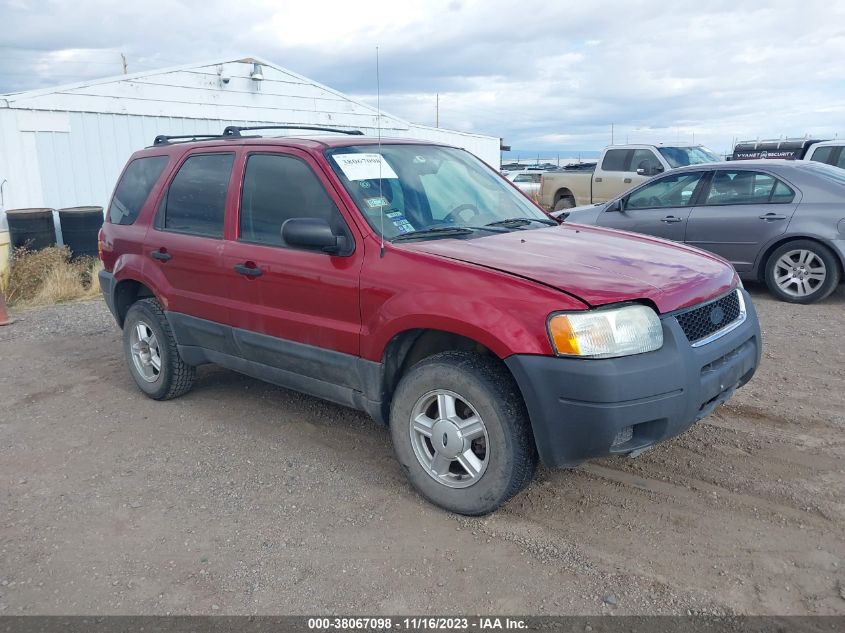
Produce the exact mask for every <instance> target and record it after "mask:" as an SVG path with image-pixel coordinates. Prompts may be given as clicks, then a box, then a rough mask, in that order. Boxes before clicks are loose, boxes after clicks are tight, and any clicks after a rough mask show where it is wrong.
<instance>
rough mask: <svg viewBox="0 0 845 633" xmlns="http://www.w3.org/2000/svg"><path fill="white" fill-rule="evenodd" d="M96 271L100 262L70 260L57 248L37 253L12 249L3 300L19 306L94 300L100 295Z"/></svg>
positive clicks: (60, 248)
mask: <svg viewBox="0 0 845 633" xmlns="http://www.w3.org/2000/svg"><path fill="white" fill-rule="evenodd" d="M100 267H101V264H100V262H99V261H98V260H96V259H94V258H92V257H83V258H80V259H76V260H71V258H70V251H68V249H67V248H65V247H61V246H53V247H50V248H45V249H42V250H40V251H30V250H27V249H16V250H15V251H14V252H13V253H12V260H11V265H10V271H9V279H8V282H7V284H6V300H7V302H8V303H9V304H10V305H11V304H14V305H19V306H20V305H48V304H52V303H60V302H63V301H74V300H77V299H94V298H96V297H98V296H99V295H100V288H99V285H98V283H97V272H98V271H99V269H100Z"/></svg>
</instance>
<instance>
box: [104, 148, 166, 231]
mask: <svg viewBox="0 0 845 633" xmlns="http://www.w3.org/2000/svg"><path fill="white" fill-rule="evenodd" d="M167 161H168V158H167V156H148V157H145V158H136V159H135V160H133V161H132V162H131V163H129V166H128V167H127V168H126V171H124V172H123V177H122V178H121V179H120V182H118V183H117V188H116V189H115V191H114V197H113V198H112V201H111V204H110V205H109V222H111V223H112V224H132V223H133V222H135V220H136V219H137V218H138V214H139V213H140V212H141V208H142V207H143V206H144V203H145V202H146V201H147V197H148V196H149V195H150V191H151V190H152V188H153V185H154V184H155V183H156V181H157V180H158V177H159V176H161V172H162V171H163V170H164V167H165V165H167Z"/></svg>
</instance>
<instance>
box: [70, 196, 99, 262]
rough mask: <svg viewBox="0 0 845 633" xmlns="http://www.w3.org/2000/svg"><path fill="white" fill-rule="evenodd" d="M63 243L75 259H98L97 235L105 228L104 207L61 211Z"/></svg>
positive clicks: (71, 208)
mask: <svg viewBox="0 0 845 633" xmlns="http://www.w3.org/2000/svg"><path fill="white" fill-rule="evenodd" d="M59 223H60V224H61V227H62V241H64V243H65V246H67V247H68V248H69V249H70V252H71V255H72V256H73V257H86V256H88V257H96V256H97V234H98V233H99V232H100V227H101V226H103V207H70V208H67V209H59Z"/></svg>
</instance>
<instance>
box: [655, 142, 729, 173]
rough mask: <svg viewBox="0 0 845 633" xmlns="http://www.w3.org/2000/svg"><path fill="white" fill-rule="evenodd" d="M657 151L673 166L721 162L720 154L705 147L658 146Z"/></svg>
mask: <svg viewBox="0 0 845 633" xmlns="http://www.w3.org/2000/svg"><path fill="white" fill-rule="evenodd" d="M657 151H658V152H660V154H661V156H663V158H665V159H666V162H667V163H669V165H671V166H672V167H673V168H676V169H677V168H678V167H686V166H687V165H700V164H701V163H718V162H721V160H722V159H721V158H719V156H718V154H714V153H713V152H712V151H710V150H709V149H707V148H706V147H704V146H703V145H697V146H695V147H658V148H657Z"/></svg>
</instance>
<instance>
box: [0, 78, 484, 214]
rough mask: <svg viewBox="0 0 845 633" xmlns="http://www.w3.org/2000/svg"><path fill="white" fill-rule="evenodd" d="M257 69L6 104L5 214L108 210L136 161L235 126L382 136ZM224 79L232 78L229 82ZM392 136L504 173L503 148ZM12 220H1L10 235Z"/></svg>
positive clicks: (442, 136) (388, 119)
mask: <svg viewBox="0 0 845 633" xmlns="http://www.w3.org/2000/svg"><path fill="white" fill-rule="evenodd" d="M251 71H252V64H251V63H242V62H228V63H225V64H217V65H208V66H201V67H197V68H183V69H175V70H172V71H167V72H160V73H153V74H146V75H137V76H131V75H130V76H127V77H126V78H115V79H113V80H108V81H102V82H91V83H88V84H80V85H76V86H70V87H66V88H62V89H57V90H55V91H47V90H45V91H33V92H30V93H21V94H19V95H9V96H8V97H6V98H5V101H6V103H5V104H4V103H3V99H0V106H2V105H7V107H0V182H2V181H3V180H6V183H5V184H3V185H2V192H3V198H2V208H3V209H13V208H20V207H42V206H46V207H53V208H60V207H69V206H77V205H89V204H95V205H100V206H105V205H106V203H107V200H108V198H109V196H110V195H111V191H112V188H113V187H114V184H115V180H116V179H117V176H118V175H119V173H120V170H121V169H122V168H123V165H124V164H125V163H126V160H127V158H128V157H129V156H130V155H131V154H132V152H134V151H136V150H138V149H140V148H143V147H146V146H148V145H150V144H151V143H152V140H153V138H154V137H155V136H156V135H157V134H218V133H220V132H221V131H222V130H223V128H224V127H225V126H226V125H261V124H265V125H272V124H274V123H276V124H279V123H294V124H295V123H300V124H308V125H328V126H337V127H356V128H358V129H361V130H362V131H364V133H365V134H367V135H375V134H376V126H377V113H376V111H375V110H374V109H373V108H371V107H369V106H367V105H365V104H362V103H359V102H357V101H355V100H353V99H350V98H348V97H346V96H344V95H342V94H340V93H338V92H336V91H333V90H331V89H330V88H327V87H325V86H321V85H319V84H315V83H314V82H311V81H310V80H308V79H306V78H304V77H301V76H299V75H296V74H294V73H291V72H289V71H285V70H284V69H279V68H276V67H273V66H268V65H266V64H265V65H263V66H262V72H263V75H264V80H263V81H261V82H256V81H253V80H252V79H250V78H249V73H250V72H251ZM222 77H227V78H228V79H229V81H228V82H224V81H223V79H222ZM381 126H382V134H383V135H384V136H393V137H400V138H422V139H426V140H433V141H438V142H442V143H447V144H451V145H456V146H459V147H464V148H465V149H467V150H469V151H471V152H472V153H474V154H476V155H477V156H479V157H480V158H481V159H483V160H485V161H487V162H488V163H490V164H493V165H498V162H499V140H498V139H496V138H493V137H489V136H481V135H476V134H467V133H462V132H455V131H451V130H444V129H436V128H429V127H425V126H417V125H413V124H410V123H407V122H405V121H402V120H401V119H397V118H395V117H392V116H390V115H382V119H381ZM3 229H5V217H0V230H3Z"/></svg>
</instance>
